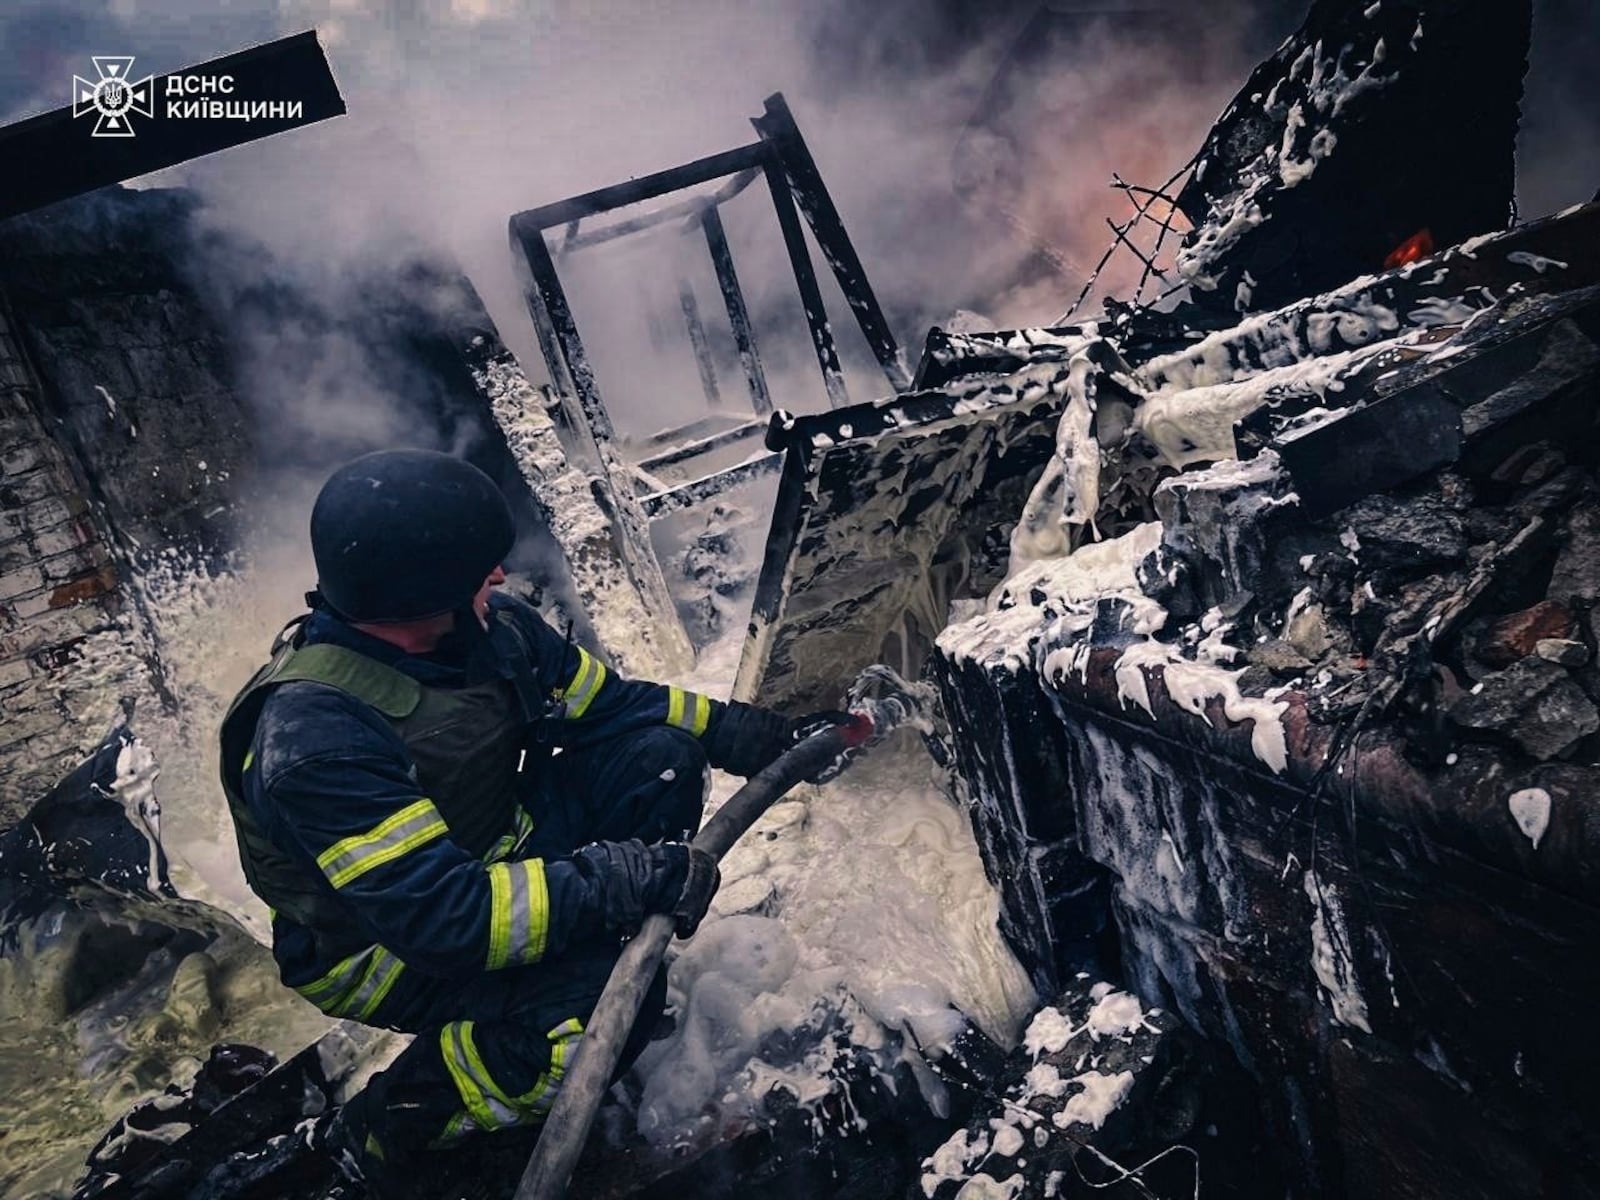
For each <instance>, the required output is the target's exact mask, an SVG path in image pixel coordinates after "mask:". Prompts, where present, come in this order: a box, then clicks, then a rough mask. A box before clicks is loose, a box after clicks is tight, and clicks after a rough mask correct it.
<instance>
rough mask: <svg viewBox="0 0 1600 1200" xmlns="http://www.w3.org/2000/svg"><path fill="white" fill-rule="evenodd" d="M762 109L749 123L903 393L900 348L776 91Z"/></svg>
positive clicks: (905, 376) (906, 380)
mask: <svg viewBox="0 0 1600 1200" xmlns="http://www.w3.org/2000/svg"><path fill="white" fill-rule="evenodd" d="M765 107H766V113H765V115H763V116H760V117H755V118H752V120H751V124H752V125H754V126H755V127H756V131H757V132H758V133H760V134H761V136H762V137H764V138H766V139H767V140H768V141H769V142H771V143H772V145H773V146H774V147H775V148H776V150H777V152H778V157H779V159H780V160H781V161H782V163H783V168H784V174H785V175H786V176H787V177H788V180H789V184H790V186H791V188H792V189H793V192H794V198H795V200H796V201H797V202H798V203H799V205H800V210H801V211H802V212H804V213H805V215H806V221H807V222H808V223H809V224H810V226H811V232H812V233H813V234H814V235H815V236H816V239H817V245H818V246H819V247H821V249H822V256H823V257H824V258H825V259H827V261H828V265H829V266H830V267H832V268H833V274H834V277H835V278H836V279H838V281H839V290H840V291H842V292H843V293H844V298H845V301H846V302H847V303H848V304H849V305H850V311H851V312H853V313H854V314H855V317H856V323H857V324H859V325H860V326H861V332H862V334H863V335H864V336H865V337H866V339H867V345H869V346H870V347H872V353H873V354H874V355H875V356H876V357H877V360H878V365H879V366H880V367H882V368H883V373H884V374H885V375H886V376H887V377H888V379H889V386H890V387H892V388H894V390H895V391H897V392H904V391H907V390H908V389H909V388H910V387H911V373H910V372H909V371H907V370H906V364H905V362H904V361H903V360H902V358H901V356H900V346H899V344H898V343H896V341H895V340H894V334H893V333H891V332H890V331H889V323H888V321H886V320H884V316H883V309H882V308H880V307H879V306H878V297H877V295H876V294H875V293H874V292H873V290H872V283H871V281H870V280H868V278H867V272H866V268H864V267H863V266H862V265H861V259H860V257H859V256H858V255H857V254H856V248H855V245H854V244H853V243H852V242H851V241H850V235H849V233H847V232H846V231H845V227H844V220H843V219H842V218H841V217H840V216H839V210H838V209H837V208H836V207H835V206H834V203H833V197H832V196H831V195H829V193H828V188H827V185H826V184H825V183H823V181H822V173H821V172H820V171H818V170H817V164H816V160H815V159H813V158H812V157H811V150H810V148H809V147H808V146H807V145H806V140H805V138H803V137H802V136H801V135H800V127H799V126H798V125H796V124H795V120H794V114H793V113H791V112H790V111H789V105H788V103H787V102H786V101H785V100H784V98H783V93H782V92H774V93H773V94H772V95H770V96H768V97H767V100H766V106H765Z"/></svg>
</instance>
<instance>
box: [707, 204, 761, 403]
mask: <svg viewBox="0 0 1600 1200" xmlns="http://www.w3.org/2000/svg"><path fill="white" fill-rule="evenodd" d="M700 228H701V229H702V230H703V231H704V232H705V235H706V246H707V247H708V248H709V249H710V251H711V265H712V267H713V268H714V269H715V270H716V272H717V286H718V287H719V288H720V289H721V290H722V304H723V307H724V308H726V309H727V310H728V324H729V326H730V327H731V328H732V329H733V344H734V346H735V347H737V349H738V351H739V365H740V366H741V367H743V368H744V378H745V383H746V384H748V385H749V388H750V409H751V411H752V412H754V413H755V414H756V416H758V417H762V418H765V417H768V416H770V415H772V394H771V393H770V392H769V391H768V390H767V375H766V371H765V370H763V368H762V366H761V354H760V352H759V351H757V350H756V335H755V330H754V329H753V328H752V327H751V325H750V310H749V309H748V308H747V307H745V302H744V290H743V289H742V288H740V286H739V275H738V272H737V271H735V270H734V267H733V250H732V248H731V247H730V246H729V245H728V233H727V230H725V229H724V228H723V227H722V214H721V212H720V211H719V210H718V209H717V206H716V205H714V204H711V205H707V206H706V208H705V210H704V211H703V212H702V213H701V214H700Z"/></svg>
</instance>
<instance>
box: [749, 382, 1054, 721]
mask: <svg viewBox="0 0 1600 1200" xmlns="http://www.w3.org/2000/svg"><path fill="white" fill-rule="evenodd" d="M1066 381H1067V364H1066V363H1065V362H1059V361H1051V362H1039V363H1035V364H1033V365H1031V366H1028V367H1025V368H1023V369H1022V370H1020V371H1018V372H1016V373H1015V374H1013V375H1009V376H1006V377H1004V378H1002V379H996V378H994V377H988V378H986V379H981V380H979V379H973V380H964V381H961V382H960V383H958V384H952V385H951V386H950V387H948V388H946V389H940V390H934V391H924V392H916V393H912V394H910V395H905V396H896V397H891V398H889V399H885V400H878V401H873V402H871V403H867V404H858V405H853V406H851V407H849V408H843V409H838V410H836V411H833V412H828V413H821V414H817V415H814V416H806V417H799V418H794V417H786V416H785V415H784V414H779V415H778V416H776V417H774V419H773V424H772V426H771V428H770V429H769V431H768V444H769V445H771V446H774V448H777V447H780V446H781V447H782V448H784V449H786V450H787V453H786V455H785V460H784V465H783V475H782V478H781V480H780V482H779V485H778V497H777V501H776V504H775V506H774V511H773V517H772V526H771V532H770V533H769V535H768V539H767V549H766V557H765V559H764V561H763V563H762V568H761V578H760V581H759V583H758V584H757V586H756V596H755V604H754V608H753V611H752V613H751V620H750V632H749V635H748V637H747V639H746V641H745V646H744V655H743V657H742V659H741V660H740V663H739V674H738V678H737V680H736V682H735V685H734V695H735V696H736V697H738V698H739V699H742V700H750V701H756V702H759V703H762V704H769V705H773V706H775V707H778V708H781V709H785V710H789V711H802V712H803V711H805V709H806V708H807V707H808V706H809V707H818V706H829V705H833V704H836V703H837V702H838V699H839V694H840V692H841V690H842V689H843V687H844V685H845V684H846V683H847V682H848V681H849V680H850V679H851V678H853V677H854V676H855V674H856V673H857V671H859V670H860V669H861V668H862V667H864V666H867V665H868V664H870V663H873V662H880V661H881V662H887V663H888V664H889V665H891V666H893V667H895V668H896V669H897V670H899V671H901V673H902V674H906V675H908V676H909V675H914V674H915V673H916V672H917V671H918V669H919V668H920V667H921V665H922V661H923V659H924V658H925V657H926V655H927V652H928V650H929V648H930V647H931V645H932V641H933V638H934V637H935V636H936V635H937V634H938V632H939V631H940V630H941V629H942V628H943V627H944V625H945V621H946V617H947V615H948V612H949V608H950V601H951V600H953V599H957V598H962V597H972V596H981V595H983V594H985V593H986V592H987V591H988V590H989V589H990V588H991V587H992V586H993V585H994V584H995V583H996V582H998V580H999V577H1000V573H1001V571H1002V570H1003V568H1004V566H1005V560H1006V554H1007V539H1008V535H1009V532H1010V528H1011V526H1012V524H1013V523H1014V522H1015V520H1016V514H1017V513H1018V512H1020V511H1021V510H1022V502H1023V500H1024V499H1025V498H1026V496H1027V493H1028V489H1029V488H1030V487H1031V486H1032V484H1033V481H1034V480H1035V479H1036V478H1038V475H1039V473H1040V471H1041V470H1042V468H1043V466H1044V463H1045V461H1046V460H1047V459H1048V458H1049V456H1050V453H1051V451H1052V449H1053V448H1054V445H1055V427H1056V420H1057V418H1058V417H1059V415H1060V412H1061V408H1062V405H1063V399H1064V391H1065V387H1066Z"/></svg>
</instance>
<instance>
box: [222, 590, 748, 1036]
mask: <svg viewBox="0 0 1600 1200" xmlns="http://www.w3.org/2000/svg"><path fill="white" fill-rule="evenodd" d="M489 626H490V632H489V634H488V635H487V636H486V637H484V638H480V639H477V640H476V644H475V645H474V646H473V648H472V650H471V653H470V654H463V653H456V654H454V655H451V654H449V653H444V654H432V655H427V656H413V655H408V654H406V653H405V652H404V651H402V650H400V649H399V648H397V647H394V646H391V645H389V644H388V643H386V642H383V641H381V640H379V639H377V638H373V637H370V636H368V635H366V634H364V633H362V632H361V631H359V630H357V629H355V628H353V627H351V626H350V625H347V624H345V623H344V622H342V621H340V620H338V619H337V618H336V617H334V616H333V615H332V614H330V613H328V612H326V611H321V610H319V611H317V612H314V613H313V614H312V615H311V616H310V617H309V618H308V619H306V620H305V622H304V623H303V625H302V626H301V627H300V629H299V631H298V632H297V633H296V634H295V635H294V636H292V637H287V638H285V637H280V639H279V644H278V645H277V646H275V648H274V655H273V659H272V662H271V663H269V664H268V666H266V667H264V668H263V669H262V670H261V671H260V672H259V673H258V674H257V676H256V677H255V678H254V679H253V680H251V682H250V683H249V684H248V685H246V687H245V689H244V690H243V691H242V692H241V693H240V695H239V697H238V698H237V699H236V700H235V701H234V704H233V706H232V707H231V708H230V710H229V714H228V717H227V718H226V719H225V721H224V725H223V735H222V763H221V766H222V775H223V783H224V790H225V791H226V792H227V793H228V797H229V805H230V809H231V811H232V814H233V817H234V823H235V829H236V832H237V834H238V838H239V843H240V857H241V860H242V862H243V865H244V868H245V873H246V877H247V878H248V879H249V881H250V883H251V886H252V887H253V888H254V889H255V890H256V892H257V893H258V894H259V895H261V897H262V898H263V899H264V900H265V901H266V902H267V904H268V905H269V906H271V907H272V908H273V910H274V912H273V924H272V931H273V950H274V954H275V955H276V957H277V961H278V965H279V969H280V971H281V974H282V977H283V980H284V982H285V983H286V984H288V985H290V986H291V987H294V988H295V989H296V990H297V991H299V992H300V993H301V994H302V995H304V996H306V998H307V999H309V1000H311V1001H312V1002H313V1003H315V1004H316V1005H317V1006H318V1007H319V1008H322V1009H323V1010H324V1011H327V1012H330V1013H333V1014H335V1015H338V1016H347V1017H351V1018H354V1019H356V1020H362V1019H366V1018H367V1017H369V1016H371V1015H372V1014H373V1013H374V1012H375V1011H376V1010H377V1008H378V1006H379V1005H380V1004H381V1003H382V1001H383V998H384V996H385V995H387V994H388V992H389V991H390V990H391V989H392V988H393V986H394V984H395V982H396V981H397V980H398V979H399V978H400V976H401V975H402V974H403V973H404V972H407V971H416V972H422V973H426V974H432V975H446V976H448V975H457V974H469V973H476V972H479V971H485V970H489V971H493V970H498V969H502V968H506V967H514V966H520V965H523V964H527V963H533V962H537V961H539V960H540V959H542V958H544V957H546V956H551V955H556V954H558V953H560V951H561V950H562V949H563V948H564V947H566V946H568V945H581V944H582V942H583V940H584V939H588V938H596V937H600V936H602V931H603V924H602V901H603V896H602V886H603V885H602V884H601V882H600V881H599V880H597V879H596V878H594V877H593V875H592V874H590V873H589V872H588V871H587V870H586V864H585V862H584V860H582V859H581V858H580V859H576V860H574V859H570V858H560V859H556V858H548V859H538V858H526V857H522V856H521V855H519V847H520V843H521V842H522V841H524V840H525V839H526V838H527V836H528V835H529V833H530V832H531V830H532V829H533V827H534V823H535V822H537V821H538V820H539V813H538V811H536V810H537V808H538V797H539V793H540V787H539V782H540V778H541V774H542V773H543V772H546V771H547V770H549V769H550V756H551V754H552V752H553V749H554V747H557V746H583V745H588V744H592V743H594V742H595V741H598V740H601V739H609V738H613V737H615V736H616V735H618V734H625V733H627V732H628V731H630V730H637V729H641V728H644V727H646V726H652V725H660V724H666V725H671V726H676V727H677V728H679V729H682V730H685V731H686V732H688V733H689V734H692V735H694V736H695V737H698V738H700V739H701V740H702V741H703V742H704V743H705V746H706V749H707V751H708V754H709V755H710V758H711V761H712V765H714V766H716V765H721V764H720V763H719V762H718V758H719V755H718V753H717V748H718V745H719V741H726V740H727V739H728V737H729V736H730V735H734V734H735V733H736V732H737V730H736V728H735V727H736V726H738V725H739V723H740V720H741V717H744V718H750V717H756V718H767V717H769V716H771V714H767V713H765V712H764V711H762V710H759V709H751V708H749V707H747V706H745V705H739V704H733V705H725V704H723V703H721V702H719V701H716V700H711V699H709V698H707V697H705V696H702V695H698V694H696V693H693V692H687V691H684V690H682V689H680V688H676V687H669V686H665V685H662V684H656V683H646V682H639V681H631V680H627V679H623V678H621V677H619V676H618V675H617V674H616V673H614V672H613V671H612V670H610V669H609V668H607V667H606V666H605V664H604V663H602V662H601V661H600V660H599V658H597V657H596V656H594V655H592V654H590V653H589V652H588V651H587V650H585V649H583V648H582V647H580V646H578V645H575V644H573V643H572V642H571V641H570V640H569V639H567V638H564V637H562V636H561V635H560V634H558V633H556V632H555V631H554V630H553V629H551V628H550V626H548V625H547V624H546V623H545V622H544V620H543V619H542V618H541V617H540V616H539V615H538V613H537V612H536V611H535V610H534V609H533V608H531V607H530V606H529V605H527V604H525V603H523V602H521V601H519V600H515V599H513V598H511V597H507V596H504V595H501V594H496V595H494V596H493V597H492V598H491V614H490V620H489ZM452 657H453V658H455V659H456V660H457V661H454V662H452V661H450V659H451V658H452ZM724 725H726V728H721V727H722V726H724ZM719 732H720V733H721V734H722V735H723V737H722V738H720V739H719V736H718V735H719Z"/></svg>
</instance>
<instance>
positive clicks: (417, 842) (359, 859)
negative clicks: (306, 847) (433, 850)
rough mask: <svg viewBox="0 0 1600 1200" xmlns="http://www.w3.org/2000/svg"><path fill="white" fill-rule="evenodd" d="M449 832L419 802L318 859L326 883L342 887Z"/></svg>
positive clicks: (428, 806) (427, 803)
mask: <svg viewBox="0 0 1600 1200" xmlns="http://www.w3.org/2000/svg"><path fill="white" fill-rule="evenodd" d="M449 832H450V827H449V826H448V825H446V824H445V823H444V818H443V817H441V816H440V815H439V810H438V809H437V808H435V807H434V806H433V801H432V800H427V799H423V800H418V801H417V802H416V803H415V804H408V805H406V806H405V807H404V808H402V809H401V810H400V811H399V812H397V813H394V814H392V815H391V816H389V817H386V818H385V819H384V820H382V821H380V822H379V823H378V824H376V825H374V826H373V827H372V828H371V829H369V830H368V831H367V832H366V833H359V834H355V835H353V836H351V837H347V838H344V839H342V840H340V841H337V842H335V843H334V844H333V845H331V846H329V847H328V848H327V849H326V850H324V851H323V852H322V853H321V854H319V855H317V866H319V867H321V868H322V872H323V874H324V875H326V876H327V877H328V882H329V883H331V884H333V886H334V887H336V888H340V887H344V886H345V884H347V883H350V882H351V881H352V880H356V879H359V878H361V876H363V875H365V874H366V873H367V872H368V871H372V870H376V869H377V868H378V867H381V866H383V865H384V864H385V863H390V862H393V861H394V860H395V859H397V858H399V857H401V855H404V854H407V853H409V852H410V851H412V850H415V849H417V847H419V846H425V845H427V844H428V843H429V842H431V841H433V840H434V839H435V838H441V837H443V836H444V835H445V834H447V833H449Z"/></svg>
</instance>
